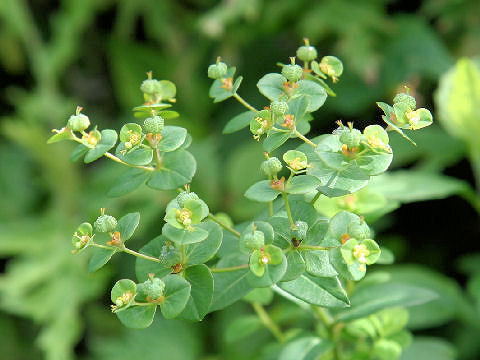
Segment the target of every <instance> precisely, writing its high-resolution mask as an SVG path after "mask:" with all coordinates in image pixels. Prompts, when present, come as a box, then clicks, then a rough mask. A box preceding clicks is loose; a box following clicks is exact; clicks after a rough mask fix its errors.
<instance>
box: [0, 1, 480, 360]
mask: <svg viewBox="0 0 480 360" xmlns="http://www.w3.org/2000/svg"><path fill="white" fill-rule="evenodd" d="M303 37H308V38H309V39H310V42H311V43H312V44H313V45H315V46H316V47H317V49H318V52H319V55H320V56H323V55H336V56H338V57H339V58H341V59H342V61H343V62H344V67H345V71H344V75H343V76H342V78H341V80H340V82H339V83H338V84H337V85H336V86H335V91H336V92H337V94H338V96H337V97H336V98H329V99H328V100H327V103H326V105H325V106H324V107H323V108H322V109H321V110H320V111H319V112H318V115H317V116H316V119H315V121H314V122H313V123H312V125H313V130H312V135H318V134H320V133H323V132H331V131H332V130H333V129H334V128H335V124H334V122H335V121H336V120H338V119H342V120H343V121H344V122H345V121H354V122H355V124H356V126H357V127H359V128H363V127H364V126H366V125H368V124H373V123H380V121H381V119H380V111H379V109H377V108H376V105H375V101H386V102H389V101H390V100H391V99H392V97H393V95H394V94H395V92H396V91H397V90H398V89H401V88H402V87H403V86H404V85H408V86H409V87H410V89H411V92H412V93H413V94H414V95H415V96H416V97H417V103H418V104H419V107H420V106H423V107H427V108H430V109H433V113H434V118H435V115H436V112H435V110H436V107H435V104H434V100H433V96H434V92H435V90H436V88H437V86H438V82H439V78H440V77H441V75H442V74H444V73H445V72H446V71H447V70H449V69H450V68H451V67H452V66H454V64H455V62H456V60H457V59H458V58H460V57H465V56H466V57H473V56H475V55H478V54H480V41H479V38H480V2H478V1H477V0H470V1H468V0H465V1H462V0H424V1H418V2H417V3H415V2H408V4H407V2H404V1H388V0H371V1H355V0H326V1H312V0H308V1H306V0H263V1H262V0H223V1H214V0H158V1H155V0H82V1H78V0H63V1H52V0H30V1H26V0H2V1H0V84H1V85H0V87H1V90H0V91H1V95H0V114H1V117H0V140H1V141H0V174H1V176H0V189H2V200H1V201H0V359H2V360H10V359H15V360H17V359H18V360H21V359H48V360H56V359H58V360H62V359H76V358H78V359H117V360H121V359H131V358H133V357H137V358H146V359H157V358H158V359H161V358H167V357H168V358H169V359H171V360H176V359H183V360H188V359H205V360H207V359H210V360H214V359H229V360H232V359H233V360H235V359H245V358H252V359H254V358H256V357H255V356H257V355H259V351H260V350H259V349H260V348H261V343H262V341H264V340H265V338H268V333H267V332H265V333H260V335H258V336H256V337H255V338H254V339H250V340H248V342H247V341H245V342H243V343H242V342H229V341H227V339H226V338H225V336H224V332H225V331H224V330H225V326H226V324H227V323H228V322H230V321H231V319H232V318H234V317H237V316H240V315H241V314H245V313H247V312H248V311H249V310H248V308H247V307H246V306H245V305H243V304H238V305H235V306H233V307H231V308H230V309H227V310H224V311H222V312H219V313H216V314H213V315H210V316H208V317H207V318H206V319H205V320H204V321H203V322H201V323H195V324H191V323H186V322H180V321H165V320H162V319H157V320H158V321H156V322H155V323H154V325H153V326H152V327H151V328H149V329H146V330H141V331H140V330H139V331H133V330H127V329H125V328H123V327H122V326H121V324H120V323H119V322H118V321H117V320H116V318H115V316H114V315H113V314H111V313H110V311H109V310H108V305H109V297H108V293H109V289H110V288H111V286H112V285H113V283H114V281H115V280H116V279H118V278H121V277H130V278H134V274H133V268H134V267H133V264H134V263H133V260H132V259H130V258H128V257H127V256H118V257H117V258H114V259H113V261H112V262H111V264H110V265H108V266H107V267H106V268H105V269H103V270H102V271H100V272H99V273H97V274H94V275H88V274H87V270H86V261H87V260H88V256H85V254H83V253H82V255H80V256H75V257H74V256H72V255H71V253H70V250H71V245H70V234H71V233H72V232H73V231H74V229H75V227H76V225H77V224H78V223H80V222H82V221H84V220H87V219H90V220H91V219H93V218H94V217H96V215H97V214H98V211H99V208H100V207H107V208H108V209H109V212H110V213H112V214H113V215H116V216H121V215H122V214H124V213H126V212H128V211H132V210H137V209H140V210H141V214H142V221H141V224H140V229H139V230H140V231H139V233H138V234H137V237H136V239H134V240H132V247H133V248H139V247H140V246H141V245H142V244H144V243H146V242H147V241H148V240H149V239H151V238H153V237H154V236H155V235H156V234H158V233H159V232H160V229H161V219H162V217H163V212H164V206H165V204H166V202H167V201H168V200H169V198H170V197H171V196H172V194H168V193H164V192H162V193H159V192H155V191H153V190H150V189H148V188H145V187H144V188H142V189H140V190H138V191H136V192H134V193H133V194H130V195H128V196H127V197H125V198H121V199H109V198H107V197H106V195H105V194H106V191H107V190H108V188H109V186H110V185H111V183H112V179H113V178H114V177H116V176H117V175H118V174H120V173H121V171H122V168H121V167H120V166H117V165H115V164H111V163H109V162H108V161H100V162H97V163H95V164H93V165H88V166H86V165H83V164H77V163H71V162H69V161H68V155H69V152H70V151H71V150H72V149H73V145H72V144H69V143H68V144H63V143H61V144H55V145H50V146H47V145H46V139H47V138H48V136H49V135H50V130H51V129H52V128H61V127H63V126H64V125H65V123H66V120H67V118H68V116H69V115H70V114H72V113H73V112H74V110H75V107H76V106H77V105H81V106H83V107H84V113H86V114H88V115H89V117H90V119H91V121H92V123H94V124H95V123H96V124H99V125H100V127H112V128H114V129H117V130H119V128H120V127H121V125H122V124H123V123H125V122H127V121H131V120H132V118H133V117H132V114H131V108H132V107H133V106H135V105H138V104H140V103H141V102H142V98H141V93H140V91H139V85H140V83H141V81H142V80H143V79H144V78H145V73H146V72H147V71H149V70H152V71H153V73H154V76H155V77H156V78H159V79H168V80H172V81H174V82H175V83H176V85H177V88H178V96H177V104H176V110H178V111H179V112H180V113H181V117H180V118H179V119H177V120H175V121H176V122H177V123H178V124H182V126H184V127H186V128H187V129H189V131H190V132H191V133H192V135H193V137H194V143H193V145H192V152H193V153H194V154H195V157H196V158H197V161H198V165H199V166H198V171H197V175H196V177H195V180H194V183H193V184H192V187H193V189H194V190H195V191H196V192H197V193H199V195H201V196H202V197H204V198H205V199H208V200H207V201H208V203H209V205H210V207H211V208H212V209H213V210H214V211H226V212H228V213H230V214H231V215H232V217H233V218H234V220H235V221H243V220H245V219H247V218H248V217H249V216H253V215H254V214H256V212H258V211H259V210H261V206H258V204H254V203H252V202H249V201H248V200H246V199H245V198H243V192H244V191H245V189H246V188H247V187H248V186H249V185H250V184H252V183H253V182H254V181H255V180H256V179H260V178H261V174H260V172H259V171H258V170H257V169H258V166H256V165H257V164H259V163H260V161H261V160H262V151H261V145H259V144H258V143H256V142H254V141H253V140H252V139H251V136H250V135H249V133H248V131H243V132H241V133H237V134H235V135H222V134H221V129H222V127H223V126H224V124H225V123H226V122H227V121H228V120H229V119H230V118H231V117H232V116H234V115H235V114H237V113H238V112H240V111H241V110H242V109H241V105H239V104H238V103H235V102H234V101H227V102H224V103H220V104H212V103H211V100H210V99H209V97H208V88H209V86H210V84H211V81H210V80H209V79H208V78H207V76H206V69H207V66H208V65H209V64H210V63H212V62H214V61H215V59H216V57H217V56H218V55H221V56H222V58H223V59H224V60H225V61H226V62H227V63H228V64H230V65H235V66H237V72H238V73H239V74H242V75H243V76H244V78H245V79H244V82H243V84H242V87H241V89H240V91H239V92H240V94H241V95H242V97H244V98H245V99H247V100H248V101H249V102H251V103H252V104H253V105H254V106H256V107H263V106H265V105H267V104H266V101H265V99H263V98H262V96H261V95H259V94H258V92H257V89H256V86H255V85H256V82H257V81H258V79H259V78H260V77H261V76H262V75H263V74H265V73H267V72H275V71H277V70H278V68H277V67H276V65H275V64H276V62H278V61H282V62H286V61H288V56H291V55H294V54H295V50H296V48H297V47H298V46H299V45H300V44H301V42H302V38H303ZM478 121H480V118H478ZM416 139H417V142H418V143H419V146H418V147H417V148H414V147H412V146H411V145H410V144H409V143H408V142H404V141H403V140H401V139H400V138H398V137H395V136H393V139H392V143H393V144H392V147H393V149H394V152H395V160H394V164H393V168H400V167H402V168H409V169H417V170H418V169H421V170H423V171H430V172H434V173H436V174H442V175H446V176H451V177H455V178H457V179H460V180H463V181H465V182H467V183H469V184H470V185H471V186H474V183H475V180H474V176H475V175H474V172H473V171H472V170H471V166H470V163H469V160H468V159H469V151H468V149H469V148H468V145H465V144H464V143H463V142H462V141H461V140H458V139H456V138H453V137H451V136H449V135H448V134H447V133H446V132H445V131H444V130H443V129H442V128H441V127H440V126H439V124H438V122H437V124H435V125H434V126H432V127H430V128H428V129H426V130H425V131H422V132H421V134H420V135H418V136H417V137H416ZM470 158H471V157H470ZM474 168H475V166H474ZM456 192H457V191H455V190H452V191H443V192H442V191H441V192H440V194H439V195H437V196H431V195H430V196H425V198H432V197H434V198H435V197H436V198H438V199H442V200H430V201H425V202H421V203H415V204H406V205H404V206H402V207H401V208H400V209H398V210H396V211H395V212H393V213H392V214H390V215H388V216H384V217H382V218H381V219H379V220H378V221H377V222H376V223H375V224H374V228H375V230H376V232H377V236H378V237H379V239H380V241H381V242H383V243H384V244H388V245H389V246H390V248H392V249H394V251H395V253H396V255H397V260H398V262H400V263H412V262H413V263H420V264H423V265H427V266H429V267H431V268H434V269H436V270H437V271H438V272H439V273H442V274H443V275H446V276H449V277H450V278H454V279H455V281H456V282H457V283H458V284H460V285H461V286H464V285H466V286H467V290H468V291H469V293H468V295H467V296H471V297H472V299H473V301H474V303H475V301H477V303H475V304H476V305H475V306H476V307H477V308H478V307H479V306H478V304H480V300H479V299H480V294H479V292H480V281H479V279H480V277H479V276H477V277H476V278H474V277H472V276H474V275H475V274H477V275H478V273H479V270H480V265H479V261H477V260H478V259H480V258H479V257H475V256H474V255H471V253H473V252H475V251H478V240H479V238H480V226H479V222H478V215H477V212H476V211H475V209H474V207H475V206H477V209H478V205H475V204H478V202H477V201H478V198H477V199H476V197H475V195H474V194H473V195H472V193H471V192H468V191H467V192H458V193H459V194H460V195H461V196H459V195H454V194H455V193H456ZM450 195H453V196H450ZM413 198H414V200H418V199H422V196H419V197H418V196H417V197H416V198H415V196H414V197H413ZM465 198H466V199H467V200H468V201H466V200H465ZM406 202H408V201H406ZM439 225H442V226H439ZM452 239H454V240H455V241H453V244H454V247H453V246H452V245H448V244H452V241H451V240H452ZM447 243H448V244H447ZM413 248H414V250H412V249H413ZM467 254H470V255H469V257H467V258H465V255H467ZM459 259H463V260H459ZM459 264H460V265H459ZM469 275H471V276H469ZM472 279H473V280H472ZM475 279H476V280H475ZM442 280H444V281H447V282H448V284H449V286H451V288H452V289H453V290H452V291H455V292H460V290H459V289H460V288H459V287H458V285H456V284H455V283H454V282H453V281H452V280H449V279H447V278H443V277H442ZM474 280H475V281H476V283H475V281H474ZM472 284H473V285H472ZM475 299H477V300H475ZM272 311H273V316H276V317H277V318H278V319H280V321H283V322H284V323H285V324H289V325H290V324H293V325H298V324H304V323H306V324H308V321H309V319H305V318H304V317H305V314H303V315H302V314H300V313H298V311H297V310H295V309H294V308H291V307H285V304H284V303H282V302H281V301H279V302H277V303H276V305H275V307H274V308H273V309H272ZM478 322H479V321H478V320H477V323H475V322H471V323H469V322H468V321H465V319H457V318H455V317H454V316H452V317H451V318H449V319H448V322H445V323H442V324H439V325H442V326H440V327H438V328H434V329H427V330H423V332H421V334H423V335H435V336H441V337H444V338H446V339H448V340H449V341H450V342H451V343H453V344H454V345H456V347H457V350H458V351H459V353H460V357H461V358H464V359H476V358H478V356H480V355H479V354H480V353H479V349H478V347H479V344H478V337H477V338H475V335H474V334H472V329H474V331H477V334H478V329H479V325H478ZM247 343H248V344H249V346H248V348H246V347H245V344H247Z"/></svg>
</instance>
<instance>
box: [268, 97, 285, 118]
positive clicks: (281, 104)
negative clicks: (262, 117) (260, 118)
mask: <svg viewBox="0 0 480 360" xmlns="http://www.w3.org/2000/svg"><path fill="white" fill-rule="evenodd" d="M270 110H272V112H273V113H274V114H275V115H277V116H282V115H285V113H286V112H287V111H288V104H287V103H286V102H285V101H272V103H271V104H270Z"/></svg>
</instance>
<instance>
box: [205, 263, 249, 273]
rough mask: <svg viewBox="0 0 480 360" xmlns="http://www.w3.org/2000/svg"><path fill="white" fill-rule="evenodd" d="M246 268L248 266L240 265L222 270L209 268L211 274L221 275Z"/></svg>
mask: <svg viewBox="0 0 480 360" xmlns="http://www.w3.org/2000/svg"><path fill="white" fill-rule="evenodd" d="M246 268H248V264H242V265H237V266H231V267H224V268H210V271H211V272H212V273H222V272H230V271H237V270H242V269H246Z"/></svg>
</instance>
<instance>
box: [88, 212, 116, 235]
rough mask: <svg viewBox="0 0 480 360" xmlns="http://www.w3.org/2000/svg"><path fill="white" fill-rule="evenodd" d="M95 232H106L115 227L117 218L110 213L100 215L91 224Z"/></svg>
mask: <svg viewBox="0 0 480 360" xmlns="http://www.w3.org/2000/svg"><path fill="white" fill-rule="evenodd" d="M93 227H94V228H95V231H96V232H100V233H108V232H111V231H113V230H115V228H116V227H117V219H115V218H114V217H113V216H110V215H100V216H99V217H98V218H97V220H95V223H94V224H93Z"/></svg>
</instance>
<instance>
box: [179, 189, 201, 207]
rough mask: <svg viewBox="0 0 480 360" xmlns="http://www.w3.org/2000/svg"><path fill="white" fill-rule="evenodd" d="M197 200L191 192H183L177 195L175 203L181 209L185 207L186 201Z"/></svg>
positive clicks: (196, 196) (195, 195)
mask: <svg viewBox="0 0 480 360" xmlns="http://www.w3.org/2000/svg"><path fill="white" fill-rule="evenodd" d="M198 199H199V197H198V195H197V194H195V193H194V192H193V191H191V192H187V191H183V192H181V193H180V194H178V195H177V202H178V205H180V207H181V208H183V207H185V203H186V202H187V201H188V200H198Z"/></svg>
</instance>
